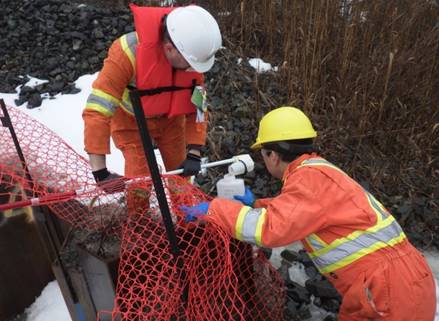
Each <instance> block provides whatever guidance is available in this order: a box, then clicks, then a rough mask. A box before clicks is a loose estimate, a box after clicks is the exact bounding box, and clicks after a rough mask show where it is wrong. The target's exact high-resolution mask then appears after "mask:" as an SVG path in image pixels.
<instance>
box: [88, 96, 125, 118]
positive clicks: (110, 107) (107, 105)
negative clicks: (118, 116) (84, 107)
mask: <svg viewBox="0 0 439 321" xmlns="http://www.w3.org/2000/svg"><path fill="white" fill-rule="evenodd" d="M87 104H91V105H98V106H100V107H102V108H104V109H105V110H107V111H108V112H109V113H111V114H113V113H114V112H115V111H116V108H117V107H118V106H119V103H115V102H114V103H113V102H112V101H110V100H107V99H105V98H103V97H99V96H97V95H94V94H93V93H92V94H90V95H89V96H88V99H87Z"/></svg>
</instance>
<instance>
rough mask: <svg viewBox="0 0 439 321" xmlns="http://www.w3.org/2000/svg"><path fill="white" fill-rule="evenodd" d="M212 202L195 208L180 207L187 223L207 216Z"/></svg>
mask: <svg viewBox="0 0 439 321" xmlns="http://www.w3.org/2000/svg"><path fill="white" fill-rule="evenodd" d="M209 204H210V202H203V203H200V204H198V205H194V206H184V205H182V206H180V209H181V210H182V211H183V212H184V216H185V219H184V220H185V222H193V221H195V220H196V219H197V218H198V217H200V216H204V215H206V214H207V210H208V209H209Z"/></svg>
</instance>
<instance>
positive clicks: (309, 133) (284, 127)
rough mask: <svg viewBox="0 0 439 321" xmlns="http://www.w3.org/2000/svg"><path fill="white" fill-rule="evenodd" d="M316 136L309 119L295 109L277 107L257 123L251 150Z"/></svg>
mask: <svg viewBox="0 0 439 321" xmlns="http://www.w3.org/2000/svg"><path fill="white" fill-rule="evenodd" d="M316 136H317V132H316V131H315V130H314V128H313V127H312V124H311V121H310V120H309V118H308V117H307V116H306V115H305V114H304V113H303V112H302V111H301V110H300V109H298V108H296V107H279V108H276V109H274V110H272V111H270V112H269V113H268V114H266V115H265V116H264V117H262V119H261V121H260V122H259V130H258V137H257V138H256V143H254V144H253V145H252V146H251V149H260V148H261V145H262V144H265V143H270V142H279V141H285V140H295V139H307V138H314V137H316Z"/></svg>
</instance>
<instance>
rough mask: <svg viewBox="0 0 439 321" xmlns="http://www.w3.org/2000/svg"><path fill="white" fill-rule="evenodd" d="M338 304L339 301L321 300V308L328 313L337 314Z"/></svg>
mask: <svg viewBox="0 0 439 321" xmlns="http://www.w3.org/2000/svg"><path fill="white" fill-rule="evenodd" d="M340 302H341V301H340V300H339V299H327V298H322V305H321V307H322V308H323V309H325V310H326V311H328V312H332V313H338V310H339V308H340Z"/></svg>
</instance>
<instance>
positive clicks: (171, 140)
mask: <svg viewBox="0 0 439 321" xmlns="http://www.w3.org/2000/svg"><path fill="white" fill-rule="evenodd" d="M131 10H132V12H133V15H134V25H135V29H136V31H135V32H131V33H128V34H125V35H123V36H122V37H120V38H119V39H117V40H116V41H114V42H113V44H112V46H111V47H110V49H109V52H108V56H107V58H106V59H105V61H104V66H103V68H102V70H101V71H100V73H99V76H98V78H97V79H96V80H95V82H94V83H93V89H92V92H91V94H90V96H89V97H88V100H87V104H86V107H85V109H84V112H83V118H84V122H85V129H84V136H85V139H84V143H85V150H86V152H87V153H88V154H89V156H90V165H91V167H92V170H93V175H94V177H95V179H96V181H97V182H103V181H107V180H109V179H112V178H114V177H116V176H117V175H115V174H112V173H110V172H109V171H108V170H107V167H106V156H105V155H106V154H109V153H110V147H109V146H110V144H109V142H110V136H111V137H112V139H113V141H114V143H115V145H116V147H117V148H119V149H120V150H121V151H122V153H123V155H124V158H125V174H124V175H125V176H127V177H134V176H143V175H148V174H149V169H148V166H147V162H146V160H145V157H144V152H143V147H142V144H141V140H140V135H139V133H138V129H137V123H136V120H135V118H134V112H133V107H132V105H131V102H130V99H129V92H130V90H131V89H132V88H133V87H135V88H136V89H138V90H139V91H142V92H143V93H145V95H144V96H142V98H141V100H142V107H143V110H144V114H145V116H146V118H147V127H148V129H149V134H150V136H151V138H152V139H153V140H154V142H155V143H156V145H157V147H158V149H159V150H160V153H161V155H162V158H163V161H164V164H165V167H166V168H165V170H167V171H170V170H174V169H177V168H184V173H183V175H185V176H189V175H193V174H195V173H197V172H198V171H199V170H200V157H201V149H202V146H203V145H205V142H206V129H207V114H206V103H205V97H206V92H205V88H204V76H203V74H202V73H204V72H206V71H208V70H209V69H210V68H211V67H212V66H213V64H214V61H215V53H216V52H217V51H218V49H219V48H220V47H221V33H220V30H219V27H218V24H217V22H216V20H215V18H214V17H213V16H212V15H211V14H210V13H209V12H208V11H206V10H205V9H203V8H201V7H199V6H196V5H190V6H186V7H178V8H165V7H139V6H136V5H133V4H132V5H131Z"/></svg>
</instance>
